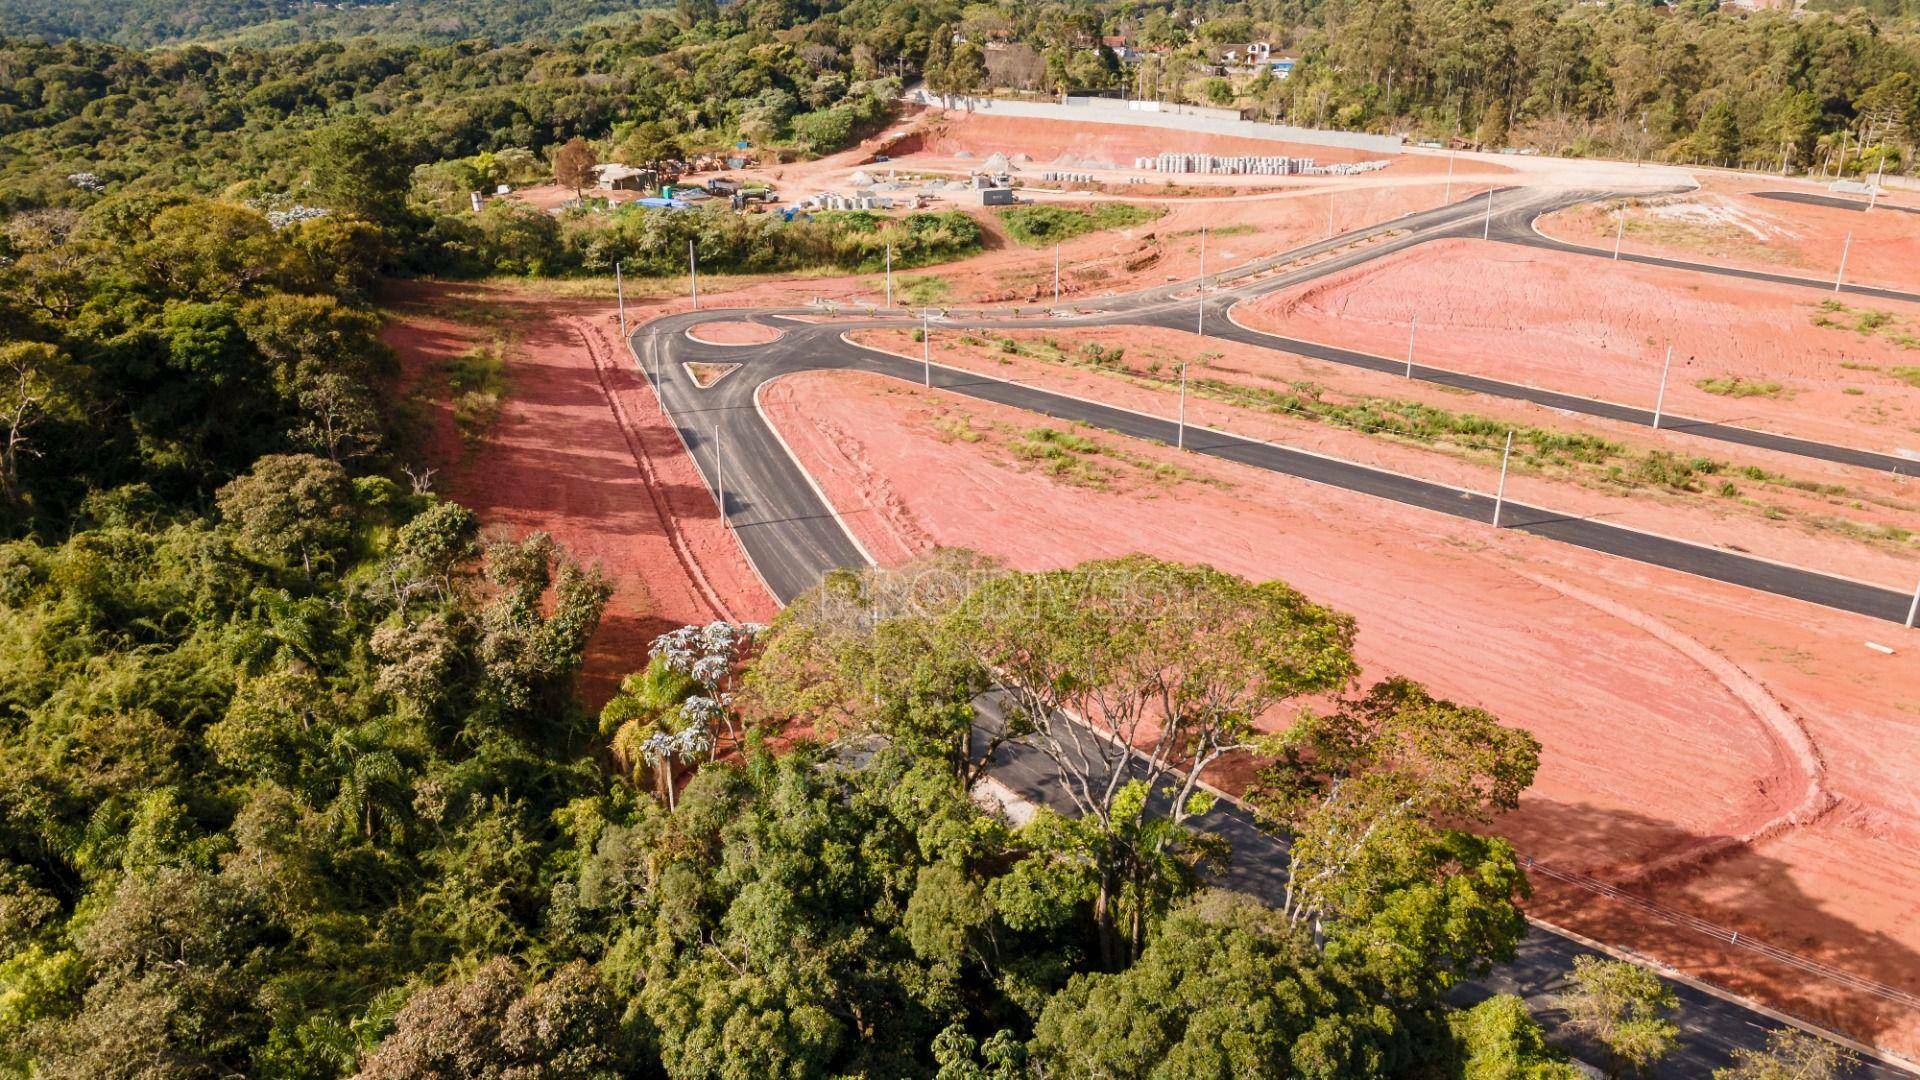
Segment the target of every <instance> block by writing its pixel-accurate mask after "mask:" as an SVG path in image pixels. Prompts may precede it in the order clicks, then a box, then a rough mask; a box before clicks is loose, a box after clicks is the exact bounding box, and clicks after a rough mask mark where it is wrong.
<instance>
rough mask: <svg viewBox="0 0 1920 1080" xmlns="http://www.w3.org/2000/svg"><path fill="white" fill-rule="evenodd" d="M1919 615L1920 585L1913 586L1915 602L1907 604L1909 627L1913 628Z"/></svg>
mask: <svg viewBox="0 0 1920 1080" xmlns="http://www.w3.org/2000/svg"><path fill="white" fill-rule="evenodd" d="M1917 616H1920V585H1915V586H1914V587H1913V603H1911V604H1908V605H1907V629H1909V630H1911V629H1913V621H1914V619H1915V617H1917Z"/></svg>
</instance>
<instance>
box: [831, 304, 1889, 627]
mask: <svg viewBox="0 0 1920 1080" xmlns="http://www.w3.org/2000/svg"><path fill="white" fill-rule="evenodd" d="M852 340H854V341H855V342H857V343H860V344H865V345H871V346H873V347H875V348H879V349H883V350H885V351H889V352H894V353H897V354H900V355H903V356H908V357H910V358H914V359H918V357H919V356H920V345H919V343H918V342H916V341H914V340H913V335H912V333H911V332H909V331H904V330H862V331H857V332H855V333H854V334H853V335H852ZM933 353H934V357H935V359H936V360H937V361H938V362H940V363H943V364H949V365H952V366H955V367H960V368H964V369H967V370H970V371H977V372H980V373H981V374H983V375H988V376H991V377H994V378H1003V379H1013V380H1016V381H1019V382H1022V383H1027V384H1030V385H1035V386H1041V387H1045V388H1048V389H1053V390H1059V391H1063V392H1065V393H1069V394H1074V395H1076V396H1079V397H1084V398H1088V399H1091V400H1095V401H1101V402H1105V403H1108V404H1113V405H1119V406H1122V407H1124V408H1129V409H1133V410H1136V411H1139V412H1145V413H1150V414H1153V415H1157V416H1173V415H1175V414H1176V413H1177V411H1178V408H1179V402H1178V382H1177V378H1178V375H1177V373H1178V370H1179V366H1180V364H1182V363H1185V364H1187V365H1188V395H1187V399H1188V400H1187V416H1188V419H1189V421H1190V422H1192V423H1194V424H1196V425H1208V426H1213V427H1217V428H1220V429H1223V430H1227V431H1232V432H1235V433H1238V434H1243V435H1249V436H1252V437H1254V438H1260V439H1267V440H1270V441H1274V442H1280V443H1284V444H1286V445H1288V446H1294V447H1300V448H1302V449H1307V450H1312V451H1315V452H1318V453H1325V454H1331V455H1334V456H1337V457H1341V458H1345V459H1347V460H1350V461H1357V462H1360V463H1362V464H1366V465H1373V466H1377V467H1381V468H1386V469H1391V470H1393V471H1395V472H1398V473H1402V474H1406V475H1411V476H1417V477H1420V478H1422V479H1426V480H1432V481H1435V482H1438V483H1443V484H1447V485H1449V486H1452V487H1460V488H1467V489H1472V490H1477V491H1492V490H1493V489H1494V487H1495V486H1496V484H1497V483H1498V479H1499V466H1500V451H1501V447H1502V444H1503V441H1504V436H1505V432H1506V431H1507V430H1508V429H1509V428H1513V429H1516V430H1517V431H1518V437H1517V442H1516V454H1515V458H1514V465H1513V470H1512V476H1511V477H1510V479H1509V483H1508V489H1507V490H1508V493H1509V495H1511V496H1512V497H1513V498H1514V499H1516V500H1519V501H1522V502H1527V503H1530V504H1531V505H1535V506H1546V507H1552V508H1554V509H1556V510H1563V511H1565V512H1567V513H1570V514H1578V515H1582V516H1588V517H1596V518H1602V519H1604V520H1606V521H1609V522H1612V523H1614V524H1618V525H1623V526H1626V527H1629V528H1638V529H1642V530H1646V531H1652V532H1658V533H1661V534H1664V535H1668V536H1676V537H1680V538H1682V539H1687V540H1691V541H1694V542H1696V543H1701V544H1706V545H1710V546H1715V547H1721V548H1725V549H1728V550H1734V551H1740V552H1746V553H1751V554H1756V555H1760V556H1762V557H1764V558H1770V559H1774V560H1776V561H1779V562H1784V563H1788V564H1791V565H1795V566H1804V567H1807V568H1809V569H1819V570H1821V571H1823V572H1826V573H1832V574H1840V575H1843V576H1847V577H1854V578H1859V579H1861V580H1867V581H1875V582H1879V583H1881V584H1883V585H1886V586H1887V587H1889V588H1894V589H1902V590H1904V589H1905V588H1907V587H1909V580H1908V579H1909V578H1911V577H1913V576H1914V571H1913V562H1914V556H1915V554H1916V551H1920V547H1917V546H1916V545H1917V544H1920V540H1917V539H1916V536H1915V528H1916V526H1917V525H1920V489H1916V485H1914V484H1913V483H1912V482H1911V481H1907V480H1903V479H1901V478H1899V477H1894V476H1890V475H1887V474H1884V473H1876V472H1873V471H1869V470H1859V469H1848V468H1845V467H1843V466H1837V465H1831V464H1826V463H1821V462H1808V461H1805V460H1803V459H1798V458H1791V457H1788V456H1785V455H1780V454H1771V453H1765V452H1760V451H1746V450H1742V449H1741V448H1738V447H1732V446H1724V445H1720V444H1704V443H1701V442H1699V441H1698V440H1691V439H1687V438H1685V437H1682V436H1677V435H1672V434H1658V433H1655V432H1653V431H1650V430H1648V429H1646V428H1642V427H1637V426H1633V425H1627V424H1620V423H1614V422H1610V421H1603V420H1596V419H1593V418H1590V417H1577V416H1572V417H1570V416H1566V415H1563V414H1560V413H1558V412H1555V411H1553V410H1550V409H1544V408H1540V407H1537V406H1533V405H1528V404H1524V403H1518V402H1511V401H1503V400H1500V399H1494V398H1483V397H1478V396H1475V395H1469V394H1463V393H1459V392H1455V391H1451V390H1448V389H1445V388H1442V387H1439V386H1436V385H1434V384H1431V383H1422V382H1418V381H1412V382H1409V381H1407V380H1405V379H1398V378H1394V377H1392V376H1387V375H1381V374H1378V373H1374V372H1368V371H1362V370H1358V369H1354V368H1350V367H1345V366H1343V365H1338V364H1330V363H1326V362H1323V361H1318V360H1312V359H1308V358H1305V357H1300V356H1295V355H1292V354H1289V353H1283V352H1277V351H1274V350H1270V349H1262V348H1257V347H1254V346H1249V345H1242V344H1238V343H1235V342H1230V341H1223V340H1220V339H1213V338H1207V339H1203V338H1198V337H1195V336H1194V335H1192V334H1186V333H1181V332H1178V331H1173V330H1165V329H1160V328H1152V327H1126V326H1122V327H1099V328H1074V329H1072V330H1070V331H1069V330H1061V331H1040V330H1010V331H981V332H965V331H955V330H941V329H939V328H936V329H935V330H934V336H933Z"/></svg>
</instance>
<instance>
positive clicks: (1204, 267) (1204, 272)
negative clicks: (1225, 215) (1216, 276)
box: [1200, 225, 1207, 293]
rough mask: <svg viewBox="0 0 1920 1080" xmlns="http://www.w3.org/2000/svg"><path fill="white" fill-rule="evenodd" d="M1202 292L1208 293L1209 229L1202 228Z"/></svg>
mask: <svg viewBox="0 0 1920 1080" xmlns="http://www.w3.org/2000/svg"><path fill="white" fill-rule="evenodd" d="M1200 291H1201V292H1203V293H1204V292H1206V291H1207V228H1206V226H1204V225H1202V226H1201V227H1200Z"/></svg>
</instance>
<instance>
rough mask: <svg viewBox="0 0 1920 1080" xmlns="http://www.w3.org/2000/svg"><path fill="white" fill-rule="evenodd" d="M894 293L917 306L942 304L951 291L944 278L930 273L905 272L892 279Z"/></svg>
mask: <svg viewBox="0 0 1920 1080" xmlns="http://www.w3.org/2000/svg"><path fill="white" fill-rule="evenodd" d="M893 288H894V294H895V295H896V296H899V297H903V298H904V299H905V300H906V302H907V303H909V304H913V305H915V306H917V307H927V306H930V305H935V304H944V303H946V302H947V298H948V297H949V296H951V295H952V293H953V285H952V283H950V282H948V281H947V279H946V278H943V277H936V276H934V275H932V274H907V275H901V276H899V277H896V278H894V279H893Z"/></svg>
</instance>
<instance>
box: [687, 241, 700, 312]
mask: <svg viewBox="0 0 1920 1080" xmlns="http://www.w3.org/2000/svg"><path fill="white" fill-rule="evenodd" d="M687 287H688V288H689V289H692V290H693V310H695V311H699V310H700V261H699V259H698V258H697V257H696V256H695V255H694V253H693V241H691V240H689V241H687Z"/></svg>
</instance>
